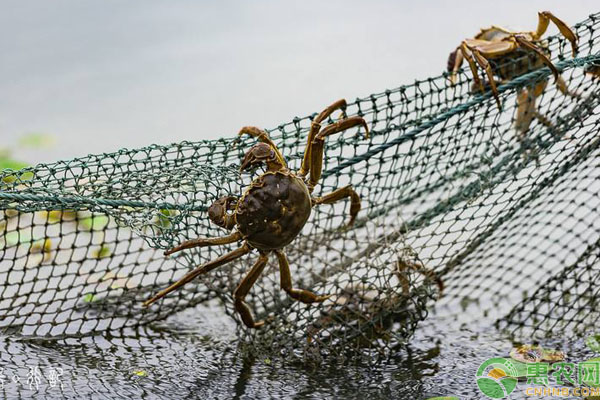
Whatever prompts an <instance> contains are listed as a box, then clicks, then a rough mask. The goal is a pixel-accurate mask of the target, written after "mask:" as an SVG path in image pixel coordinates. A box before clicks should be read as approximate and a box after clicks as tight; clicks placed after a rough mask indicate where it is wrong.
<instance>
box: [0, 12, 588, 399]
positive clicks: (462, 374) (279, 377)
mask: <svg viewBox="0 0 600 400" xmlns="http://www.w3.org/2000/svg"><path fill="white" fill-rule="evenodd" d="M100 4H102V5H100ZM594 5H595V4H594V2H592V1H571V2H569V3H568V4H565V3H564V2H558V1H553V2H547V1H544V2H542V1H532V2H527V4H523V3H522V2H516V1H514V2H502V3H501V4H499V3H498V4H494V3H489V2H487V3H486V2H481V1H479V2H475V1H468V2H461V3H460V6H459V5H458V3H448V2H446V3H444V2H427V4H421V3H414V4H406V3H405V4H402V3H391V2H390V3H387V2H380V3H371V4H369V3H364V2H352V3H348V2H343V3H342V2H328V3H327V4H321V3H318V2H310V1H309V2H303V3H301V4H300V3H298V4H294V5H289V4H285V5H282V4H280V3H275V2H262V3H258V4H253V6H249V5H247V4H246V3H243V2H233V3H226V4H222V3H221V4H214V5H205V4H201V3H196V2H179V3H177V4H176V5H172V4H169V5H168V6H167V5H165V3H160V2H144V3H143V6H142V4H141V3H133V2H127V3H123V2H118V3H117V2H114V3H110V2H103V3H98V2H92V1H87V2H77V3H75V2H65V1H63V2H59V1H57V2H52V3H47V2H43V1H38V2H28V3H26V4H25V3H22V2H16V1H15V2H5V3H4V10H3V12H2V13H1V16H0V29H1V32H2V35H0V49H1V50H2V54H3V63H2V64H1V65H0V76H1V77H3V78H2V80H0V93H2V94H3V95H2V97H0V138H2V140H3V142H2V143H0V146H2V147H5V146H7V147H13V146H14V144H15V143H16V142H17V141H18V138H19V137H20V136H21V135H23V134H26V133H28V132H43V133H50V134H52V135H54V137H55V138H56V145H55V147H53V148H50V149H43V150H39V149H38V150H31V149H23V148H20V149H18V150H16V151H15V153H14V156H15V157H16V158H18V159H22V160H25V161H28V162H31V163H35V162H40V161H51V160H56V159H59V158H69V157H75V156H79V155H83V154H87V153H97V152H103V151H113V150H115V149H117V148H120V147H139V146H145V145H148V144H150V143H167V142H176V141H180V140H184V139H187V140H197V139H201V138H215V137H220V136H225V135H226V136H230V135H232V134H233V133H235V132H236V131H237V129H238V128H239V127H240V126H242V125H246V124H259V125H261V126H265V127H273V126H276V125H277V124H278V123H279V122H281V121H288V120H290V119H291V117H293V116H294V115H305V114H307V113H308V112H310V111H312V110H316V109H319V108H321V107H322V106H324V105H325V104H328V103H330V102H331V100H333V99H336V98H338V97H342V96H346V97H348V98H350V99H351V98H354V97H356V96H364V95H365V94H368V93H370V92H373V91H379V90H383V89H384V88H387V87H391V86H396V85H398V84H400V83H407V82H410V81H412V79H413V78H415V77H421V78H422V77H426V76H429V75H437V74H439V73H440V71H441V70H442V69H443V68H444V66H445V62H446V57H447V54H448V52H449V51H450V50H451V49H452V48H454V46H456V44H457V43H458V40H460V38H463V37H466V36H471V35H472V34H474V33H475V32H477V30H478V28H479V27H480V26H487V25H489V24H492V23H502V24H503V23H506V24H509V25H513V26H517V27H531V28H533V27H534V26H535V22H536V11H538V10H541V9H546V8H547V9H551V10H552V11H554V12H555V14H557V15H559V16H560V17H562V18H564V19H565V20H566V21H568V22H570V23H573V22H576V21H579V20H582V19H584V18H585V16H587V15H588V14H590V13H591V12H594V11H596V9H594ZM446 313H458V314H461V313H464V312H463V311H462V310H461V309H460V308H455V309H451V310H450V311H448V310H442V311H440V312H438V314H437V315H432V317H431V318H430V319H428V320H427V321H426V322H425V323H424V324H422V325H421V328H420V329H419V330H418V331H417V332H416V335H415V338H414V339H413V340H412V341H411V343H410V344H409V346H408V348H407V349H403V350H401V351H399V352H398V353H397V354H393V355H392V357H391V358H389V359H387V360H382V361H381V362H378V363H376V364H375V365H361V364H358V365H357V364H354V363H351V362H350V363H347V364H344V365H342V366H341V365H339V364H338V363H337V362H335V361H331V362H326V363H325V364H324V365H321V366H318V367H315V366H311V365H303V364H298V363H291V362H287V361H288V360H285V359H280V358H278V357H276V356H272V357H260V358H252V357H245V356H244V355H243V353H242V352H241V351H240V349H239V348H238V345H239V341H238V338H237V336H236V330H235V326H234V324H233V322H232V321H231V320H230V319H229V318H228V317H226V316H224V314H223V312H222V309H221V307H220V306H218V305H214V304H213V305H212V306H211V307H204V306H199V307H197V308H195V309H190V310H187V311H185V312H182V313H179V314H177V315H174V316H172V317H171V318H169V319H168V320H166V321H164V322H161V323H157V324H151V325H148V326H146V327H144V328H140V329H136V330H122V331H117V332H110V333H105V334H99V335H96V336H85V337H74V338H67V339H52V340H50V339H46V338H24V337H21V336H18V335H16V334H11V333H9V332H6V333H4V334H3V335H2V336H0V360H1V363H2V364H1V365H0V368H2V376H3V377H4V378H5V379H4V380H3V381H2V382H3V389H2V390H3V392H2V393H3V394H4V396H5V397H7V398H31V397H34V396H35V397H36V398H44V397H45V398H61V397H64V398H78V399H79V398H86V397H91V398H108V399H115V398H157V397H160V398H172V399H177V398H185V397H198V398H223V399H229V398H240V399H243V398H247V399H252V398H281V399H289V398H298V399H299V398H329V397H338V398H372V399H379V398H381V399H388V398H398V399H403V398H406V399H411V398H426V397H428V396H434V395H458V396H460V397H461V398H479V397H480V395H479V393H478V392H477V391H476V390H477V389H476V388H475V380H474V374H475V371H476V368H477V367H478V365H479V364H480V363H481V362H482V361H484V360H485V359H487V358H489V357H492V356H499V355H504V356H506V355H507V354H508V352H509V350H510V349H511V348H512V346H513V340H511V339H510V338H508V337H507V336H506V335H505V334H503V333H501V332H498V331H496V330H495V329H494V328H492V327H491V324H490V323H489V321H487V322H485V321H476V320H475V321H471V322H470V323H464V324H462V323H461V324H459V323H457V322H456V321H455V320H453V319H452V318H448V317H446ZM474 315H478V314H474ZM522 339H523V340H525V339H526V338H522ZM544 344H546V345H548V346H554V347H558V348H560V349H562V350H564V351H566V352H567V353H568V354H569V356H570V359H571V360H573V361H582V360H585V359H587V358H590V357H591V356H592V354H591V352H590V351H589V350H586V349H585V346H584V345H583V343H582V341H581V340H580V339H577V338H574V339H572V340H570V341H563V340H559V339H554V340H550V341H546V342H544ZM36 367H37V368H38V370H37V371H38V372H39V373H40V376H38V377H39V378H40V381H39V382H38V386H37V387H36V386H35V385H36V381H35V379H34V380H33V381H30V382H28V374H29V373H30V372H33V373H34V375H32V377H34V378H35V376H36V375H35V372H36V369H35V368H36ZM59 369H60V370H59ZM51 371H54V372H55V373H56V374H59V372H60V376H59V378H60V380H61V383H62V386H61V383H58V382H54V383H55V385H54V387H53V386H52V382H50V381H48V380H47V379H45V378H46V377H48V376H49V374H50V372H51ZM41 375H43V376H41ZM2 376H0V377H2ZM17 378H18V379H20V381H17V380H16V379H17ZM30 385H31V387H30ZM512 398H518V397H517V396H513V397H512Z"/></svg>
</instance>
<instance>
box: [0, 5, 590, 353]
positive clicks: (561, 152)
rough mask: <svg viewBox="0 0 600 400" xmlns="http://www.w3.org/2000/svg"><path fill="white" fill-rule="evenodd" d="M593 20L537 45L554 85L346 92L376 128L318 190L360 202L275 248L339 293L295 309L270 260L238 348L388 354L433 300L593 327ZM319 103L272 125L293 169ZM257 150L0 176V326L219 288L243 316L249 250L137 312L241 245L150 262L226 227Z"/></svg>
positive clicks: (46, 331)
mask: <svg viewBox="0 0 600 400" xmlns="http://www.w3.org/2000/svg"><path fill="white" fill-rule="evenodd" d="M599 24H600V14H596V15H593V16H590V18H589V19H588V20H586V21H583V22H582V23H580V24H577V25H575V27H574V30H575V31H576V32H577V34H578V36H579V45H580V49H579V53H578V54H577V56H576V57H575V58H573V57H572V56H571V54H570V52H571V49H570V45H569V43H568V42H567V41H566V40H564V39H563V38H562V37H559V36H553V37H549V38H548V39H545V40H547V45H548V49H549V50H550V52H551V54H552V61H553V62H554V63H555V65H556V66H557V67H558V68H559V70H560V71H561V76H562V78H563V79H564V81H565V82H566V85H567V87H568V92H569V93H566V94H565V93H563V92H561V91H560V90H559V89H558V88H557V86H556V85H554V84H553V78H552V76H551V71H550V69H548V68H537V69H535V68H531V70H530V71H524V73H523V74H522V75H520V76H518V77H517V78H515V79H513V80H511V81H510V82H507V83H505V84H503V85H501V86H500V87H499V92H500V100H501V103H502V109H501V110H500V109H499V108H498V106H497V105H496V103H495V101H494V99H493V97H492V96H491V94H490V93H486V94H485V95H481V94H479V93H478V92H477V91H476V90H474V89H473V86H472V76H471V75H470V74H469V73H468V71H461V72H460V74H459V77H458V82H457V83H456V84H455V85H451V84H450V83H449V81H448V79H447V76H445V75H444V76H439V77H435V78H430V79H426V80H423V81H416V82H415V83H413V84H411V85H407V86H401V87H398V88H396V89H391V90H386V91H384V92H381V93H376V94H373V95H371V96H369V97H366V98H360V99H356V100H355V101H354V102H349V104H348V107H347V109H346V113H347V115H349V116H352V115H358V116H362V117H363V118H364V119H365V120H366V121H367V122H368V124H369V127H370V130H371V134H372V135H371V136H370V138H369V139H365V138H364V137H363V136H362V135H361V134H359V132H358V130H354V131H353V130H350V131H348V132H346V133H345V134H343V135H338V136H336V137H335V139H329V140H328V142H327V145H326V149H325V156H324V157H325V158H324V164H323V171H324V172H323V178H322V180H321V182H320V185H319V186H317V187H316V189H315V193H314V194H315V195H317V196H318V195H320V194H322V193H329V192H331V191H332V190H334V189H336V188H340V187H342V186H345V185H347V184H352V185H353V186H354V188H355V190H356V191H357V192H358V193H359V194H360V196H361V198H362V205H363V208H362V210H361V212H360V214H359V217H358V219H357V221H356V223H355V225H354V226H353V227H352V229H348V230H345V229H341V227H342V226H343V225H344V222H345V220H346V218H347V212H346V209H347V208H348V207H349V205H348V204H345V203H343V202H342V203H338V204H336V205H321V206H318V207H315V208H314V209H313V214H312V216H311V218H310V220H309V221H308V223H307V225H306V226H305V228H304V230H303V231H302V233H301V235H300V236H299V237H298V238H297V239H296V240H294V242H292V243H291V244H290V245H289V246H287V247H286V249H285V251H286V253H287V255H288V258H289V261H290V265H291V267H292V278H293V280H294V285H295V286H297V287H302V288H306V289H310V290H313V291H315V292H317V293H328V294H332V295H333V296H332V297H331V298H330V299H329V300H327V301H325V302H323V303H321V304H313V305H306V304H302V303H298V302H295V301H292V300H291V299H289V298H288V297H287V296H286V294H285V292H283V291H282V290H281V288H280V286H279V274H278V266H277V264H276V262H274V261H276V260H271V261H270V263H269V264H268V266H267V268H266V269H265V271H264V273H263V275H262V276H261V278H260V279H259V280H258V282H257V283H256V285H254V287H253V289H252V290H251V292H250V294H249V295H248V297H247V302H248V303H249V304H250V305H251V307H252V308H253V310H254V312H255V314H256V315H257V317H259V318H265V319H266V320H267V324H266V325H265V326H264V327H263V328H262V329H260V330H249V329H246V328H244V327H243V325H242V324H238V325H239V335H240V337H241V338H242V339H243V342H244V343H248V344H249V345H250V346H251V347H253V348H259V347H261V346H264V348H267V349H271V350H274V349H276V350H277V351H279V350H282V351H287V352H288V353H293V354H304V355H306V354H310V355H315V356H317V357H319V356H321V355H323V354H324V353H335V354H341V353H345V352H348V351H353V350H357V349H359V350H363V349H367V350H374V351H384V352H385V351H387V350H390V349H394V348H395V347H396V346H401V345H402V344H404V343H406V341H407V340H408V339H409V338H410V337H411V335H412V334H413V332H414V331H415V329H416V326H417V324H418V323H419V322H420V321H422V320H423V319H425V318H426V317H427V314H428V312H429V311H430V310H431V309H432V307H434V306H436V307H442V306H444V305H449V304H453V303H464V302H469V301H477V302H478V303H479V304H480V305H481V306H482V309H484V313H485V312H486V311H485V310H486V309H487V310H495V311H496V312H499V314H500V315H499V317H498V324H499V326H501V327H502V328H503V329H508V330H512V331H516V330H523V329H528V330H533V331H536V332H551V331H552V330H553V329H555V328H556V327H558V326H560V327H561V329H563V330H569V331H572V332H583V331H585V330H586V329H588V328H590V327H592V326H593V325H594V324H595V323H597V321H598V318H599V314H598V305H597V303H596V302H597V299H598V298H599V293H598V291H599V290H600V288H598V287H597V286H596V285H595V283H596V282H597V281H598V278H599V275H600V264H599V263H598V257H600V246H599V243H600V242H599V241H600V218H598V217H599V215H598V214H599V211H598V210H599V206H600V196H599V194H598V193H599V189H600V169H599V168H598V166H597V163H598V161H597V160H598V153H599V152H600V150H599V147H600V135H599V128H600V123H599V120H598V118H597V117H596V114H597V112H598V109H599V103H600V87H599V85H598V82H599V81H598V80H597V76H596V75H595V72H597V71H598V70H600V52H599V43H598V32H599V31H598V28H599ZM524 59H525V60H527V56H526V55H525V56H524ZM522 61H523V60H514V61H513V62H515V63H516V62H522ZM546 81H547V82H548V84H547V87H546V89H545V90H544V91H543V93H541V94H540V95H539V96H538V97H536V98H531V96H529V98H528V99H527V101H529V103H528V104H529V106H527V107H519V106H518V99H517V97H518V96H520V95H521V96H522V94H523V93H527V90H528V89H531V88H533V87H536V85H538V86H539V85H541V84H543V83H544V82H546ZM529 92H531V90H530V91H529ZM330 100H334V99H330ZM329 102H330V101H326V102H324V104H322V105H320V106H325V105H327V104H328V103H329ZM519 102H520V103H519V104H521V105H522V104H523V103H522V102H523V99H522V98H519ZM534 104H535V106H533V105H534ZM315 115H316V113H315V114H312V115H310V116H308V117H304V118H295V119H294V120H293V121H292V122H290V123H286V124H282V125H280V126H278V127H277V128H275V129H271V130H268V132H269V133H270V135H271V137H272V138H273V140H274V141H275V143H276V144H277V146H278V147H279V149H280V150H281V151H282V153H283V155H284V156H285V158H286V159H287V161H288V164H289V166H290V168H291V169H293V170H297V169H298V168H299V166H300V161H301V159H302V155H303V153H304V149H305V145H306V136H307V132H308V130H309V127H310V123H311V120H312V119H313V118H314V117H315ZM334 117H337V116H334ZM333 121H334V120H331V119H330V120H329V121H328V122H333ZM523 121H527V122H526V123H524V122H523ZM253 143H254V140H253V139H243V140H242V141H241V142H239V143H234V140H233V138H232V139H219V140H212V141H201V142H182V143H177V144H172V145H168V146H158V145H154V146H149V147H146V148H141V149H137V150H120V151H118V152H115V153H110V154H98V155H91V156H87V157H83V158H77V159H73V160H68V161H60V162H56V163H53V164H42V165H38V166H35V167H31V168H26V169H24V170H21V171H11V170H5V171H3V172H2V173H1V175H0V182H1V183H0V185H1V186H0V210H1V211H0V212H1V214H0V215H1V219H0V232H1V236H0V261H1V262H0V282H1V283H0V314H1V315H2V318H0V327H2V328H3V329H5V330H10V331H11V332H15V333H19V334H21V335H33V336H58V335H61V336H65V335H66V336H68V335H82V334H87V333H90V332H98V331H107V330H112V329H119V328H122V327H135V326H139V325H143V324H146V323H148V322H150V321H154V320H157V319H161V318H164V317H166V316H168V315H170V314H172V313H174V312H176V311H180V310H183V309H186V308H190V307H194V306H196V305H198V304H200V303H206V302H209V301H211V300H213V299H218V300H219V301H220V304H221V306H222V308H223V311H224V312H225V313H227V314H229V315H231V317H232V318H234V319H235V320H236V321H238V322H239V317H238V315H237V314H236V313H235V311H234V309H233V300H232V293H233V291H234V290H235V287H236V286H237V284H238V283H239V281H240V279H241V278H242V276H243V275H244V274H245V272H246V271H247V270H248V269H249V267H250V266H251V265H252V263H253V262H254V260H255V259H256V257H257V254H256V253H250V254H249V255H247V256H245V257H243V258H241V259H239V260H237V261H235V262H232V263H230V264H228V265H226V266H223V267H221V268H219V269H217V270H215V271H213V272H211V273H210V274H208V275H206V276H203V277H202V278H200V279H198V280H197V281H194V282H193V283H190V284H187V285H186V286H185V287H184V288H183V289H182V290H180V291H178V292H174V293H172V294H170V295H169V296H167V297H166V298H165V299H164V300H162V301H161V302H159V303H157V304H155V305H153V306H151V307H149V308H143V307H142V302H143V301H144V300H147V299H148V298H149V297H151V295H152V294H155V293H156V292H157V291H158V290H160V289H162V288H164V287H166V286H167V285H169V284H170V283H172V282H174V281H176V280H177V279H178V278H180V277H181V276H183V275H184V274H185V273H186V272H187V271H189V270H190V268H193V267H196V266H197V265H199V264H202V263H204V262H207V261H209V260H212V259H214V258H216V257H218V256H220V255H222V254H224V253H225V252H227V251H230V250H232V249H233V248H235V247H237V246H238V245H237V244H233V245H225V246H216V247H210V248H202V249H193V250H188V251H184V252H181V253H178V254H177V255H176V256H171V257H165V256H163V254H162V253H163V251H164V250H165V249H167V248H170V247H172V246H174V245H176V244H177V243H179V242H182V241H184V240H187V239H192V238H196V237H200V236H205V237H215V236H223V235H224V234H225V231H224V230H223V229H221V228H219V227H216V226H215V225H212V224H211V223H210V222H209V220H208V218H207V213H206V211H207V209H208V207H209V206H210V204H211V203H212V202H213V201H214V200H216V199H217V198H219V197H222V196H225V195H234V196H235V195H239V194H241V192H242V190H243V188H244V187H246V186H247V185H248V184H249V183H250V181H251V179H252V177H253V176H251V175H240V174H239V172H238V167H239V163H240V160H241V158H242V157H243V154H244V152H245V151H247V150H248V149H249V147H250V146H251V145H252V144H253ZM257 173H260V171H258V172H257ZM272 258H274V257H272ZM442 289H443V290H442ZM436 302H437V303H436Z"/></svg>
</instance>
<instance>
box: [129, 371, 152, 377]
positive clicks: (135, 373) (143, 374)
mask: <svg viewBox="0 0 600 400" xmlns="http://www.w3.org/2000/svg"><path fill="white" fill-rule="evenodd" d="M133 374H134V375H137V376H142V377H143V376H148V373H147V372H146V371H142V370H138V371H133Z"/></svg>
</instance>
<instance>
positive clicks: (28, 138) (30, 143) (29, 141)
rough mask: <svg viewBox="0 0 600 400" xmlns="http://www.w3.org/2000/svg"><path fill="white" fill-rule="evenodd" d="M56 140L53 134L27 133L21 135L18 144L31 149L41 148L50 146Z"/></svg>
mask: <svg viewBox="0 0 600 400" xmlns="http://www.w3.org/2000/svg"><path fill="white" fill-rule="evenodd" d="M55 142H56V140H55V138H54V136H52V135H48V134H46V133H29V134H27V135H25V136H21V138H20V139H19V146H21V147H28V148H31V149H42V148H48V147H52V146H53V145H54V143H55Z"/></svg>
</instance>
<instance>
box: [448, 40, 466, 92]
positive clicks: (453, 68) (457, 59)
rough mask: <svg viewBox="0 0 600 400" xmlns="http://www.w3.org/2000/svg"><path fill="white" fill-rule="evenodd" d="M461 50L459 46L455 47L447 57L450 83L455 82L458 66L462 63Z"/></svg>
mask: <svg viewBox="0 0 600 400" xmlns="http://www.w3.org/2000/svg"><path fill="white" fill-rule="evenodd" d="M463 59H464V57H463V52H462V50H461V49H460V48H457V49H456V50H455V51H454V52H453V53H450V56H449V57H448V70H449V71H450V77H449V79H450V83H451V84H453V85H455V84H456V76H457V73H458V70H459V69H460V66H461V65H462V63H463Z"/></svg>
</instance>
